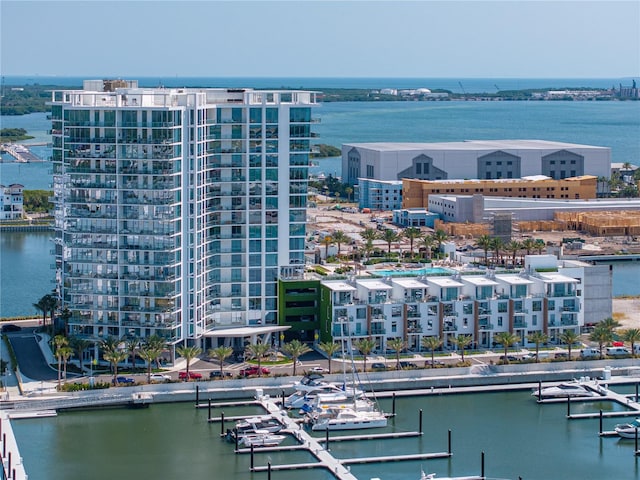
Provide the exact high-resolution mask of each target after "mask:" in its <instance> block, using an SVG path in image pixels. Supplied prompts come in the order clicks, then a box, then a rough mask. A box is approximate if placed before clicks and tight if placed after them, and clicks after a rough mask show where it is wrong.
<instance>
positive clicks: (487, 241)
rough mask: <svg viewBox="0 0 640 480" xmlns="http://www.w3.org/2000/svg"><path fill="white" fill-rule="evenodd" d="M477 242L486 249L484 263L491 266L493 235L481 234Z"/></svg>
mask: <svg viewBox="0 0 640 480" xmlns="http://www.w3.org/2000/svg"><path fill="white" fill-rule="evenodd" d="M476 244H477V245H478V246H479V247H480V248H482V250H484V264H485V265H486V266H489V250H490V249H491V237H490V236H489V235H480V236H479V237H478V239H477V240H476Z"/></svg>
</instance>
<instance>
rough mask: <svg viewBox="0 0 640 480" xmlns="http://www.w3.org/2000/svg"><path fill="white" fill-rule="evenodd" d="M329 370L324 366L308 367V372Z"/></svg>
mask: <svg viewBox="0 0 640 480" xmlns="http://www.w3.org/2000/svg"><path fill="white" fill-rule="evenodd" d="M328 371H329V370H327V369H326V368H322V367H311V368H310V369H309V372H311V373H327V372H328Z"/></svg>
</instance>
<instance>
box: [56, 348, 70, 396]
mask: <svg viewBox="0 0 640 480" xmlns="http://www.w3.org/2000/svg"><path fill="white" fill-rule="evenodd" d="M59 354H60V355H62V365H63V369H64V373H63V378H64V383H67V363H69V359H70V358H71V355H73V348H71V347H69V346H65V347H62V348H60V349H59ZM58 388H60V386H58Z"/></svg>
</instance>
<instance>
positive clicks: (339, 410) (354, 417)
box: [308, 337, 387, 431]
mask: <svg viewBox="0 0 640 480" xmlns="http://www.w3.org/2000/svg"><path fill="white" fill-rule="evenodd" d="M349 341H350V337H349ZM342 347H343V348H342V349H343V352H342V353H343V355H342V358H344V342H343V343H342ZM349 352H350V354H351V367H352V368H351V374H352V384H353V386H354V389H355V388H357V382H356V369H355V366H354V365H353V349H352V348H349ZM342 375H343V378H344V381H343V384H344V385H345V386H346V383H347V382H346V365H345V364H344V362H343V368H342ZM308 415H309V417H310V418H311V422H312V423H313V426H312V427H311V430H315V431H318V430H359V429H363V428H381V427H386V426H387V416H386V415H385V414H384V412H382V411H381V410H380V409H379V408H378V406H377V404H376V403H375V402H373V401H372V400H370V399H368V398H367V397H366V395H365V394H364V392H362V394H360V395H351V396H348V395H342V396H340V395H335V394H330V395H323V394H318V395H317V397H316V402H315V403H314V405H313V407H312V409H311V411H310V412H308Z"/></svg>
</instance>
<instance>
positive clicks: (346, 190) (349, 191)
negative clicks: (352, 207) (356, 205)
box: [344, 187, 353, 203]
mask: <svg viewBox="0 0 640 480" xmlns="http://www.w3.org/2000/svg"><path fill="white" fill-rule="evenodd" d="M344 193H346V194H347V202H349V203H351V194H352V193H353V188H351V187H345V189H344Z"/></svg>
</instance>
